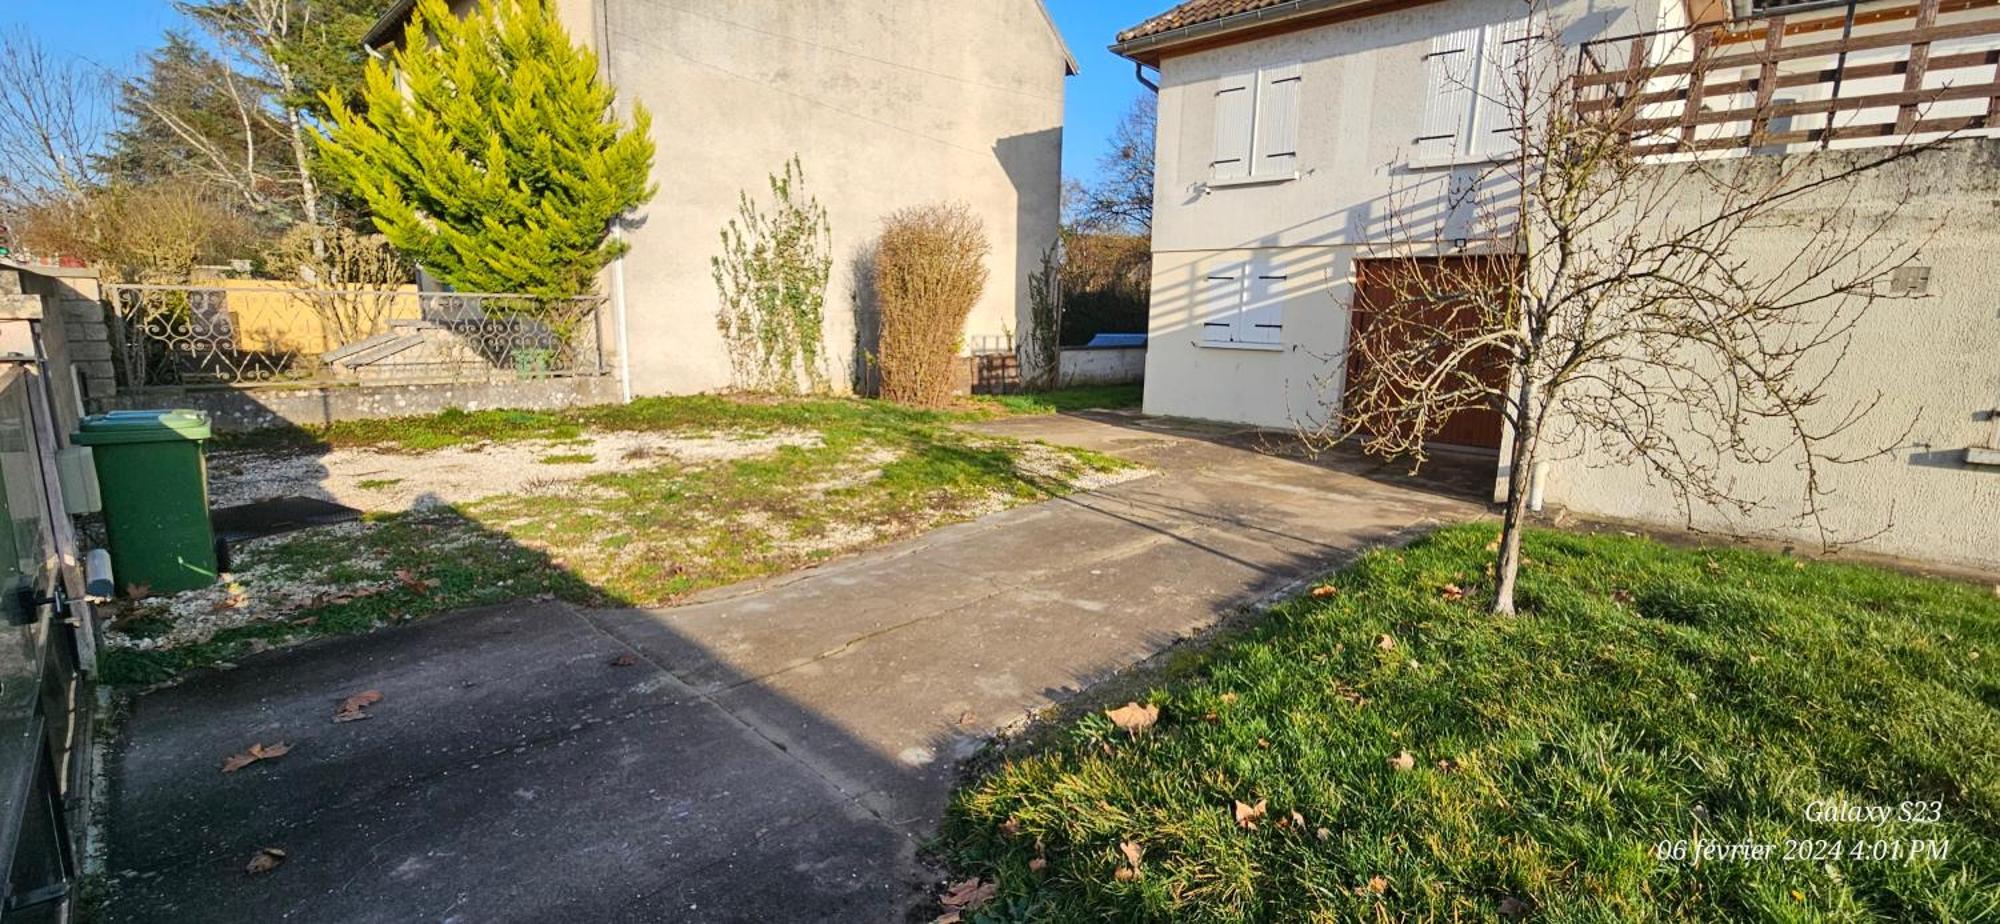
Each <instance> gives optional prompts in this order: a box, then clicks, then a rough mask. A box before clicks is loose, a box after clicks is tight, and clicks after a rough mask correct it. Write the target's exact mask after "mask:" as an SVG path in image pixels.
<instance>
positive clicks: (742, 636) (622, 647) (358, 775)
mask: <svg viewBox="0 0 2000 924" xmlns="http://www.w3.org/2000/svg"><path fill="white" fill-rule="evenodd" d="M992 427H993V428H994V429H996V430H1003V431H1005V432H1008V433H1010V434H1012V435H1015V436H1020V437H1024V438H1039V439H1046V440H1048V441H1050V442H1054V443H1064V444H1070V445H1080V446H1088V447H1091V448H1096V449H1101V450H1104V451H1108V452H1112V453H1115V454H1118V455H1121V456H1124V457H1126V458H1130V459H1133V460H1135V461H1138V462H1141V463H1144V464H1146V465H1148V466H1151V467H1153V468H1155V469H1157V470H1158V471H1159V474H1157V475H1154V476H1152V477H1148V478H1145V479H1142V480H1138V481H1134V482H1129V483H1126V484H1123V485H1119V486H1116V487H1113V488H1110V489H1106V490H1104V491H1101V492H1096V493H1092V494H1086V495H1081V496H1077V497H1072V498H1067V499H1063V500H1058V501H1051V502H1048V503H1043V504H1038V505H1035V506H1031V507H1025V508H1021V509H1017V510H1013V511H1009V512H1006V513H1001V514H997V515H994V516H990V517H987V518H985V519H982V520H979V521H977V522H973V523H967V524H962V525H959V526H954V527H949V528H946V529H941V530H937V531H935V532H932V533H929V534H927V535H924V536H921V537H918V538H916V539H913V540H910V541H906V542H903V543H899V544H897V545H893V546H889V547H885V548H882V549H879V550H876V551H873V552H869V553H866V554H863V555H859V556H856V557H853V558H849V559H846V560H843V561H841V562H838V563H835V564H832V565H829V566H826V567H822V568H818V569H814V570H811V571H807V572H802V573H800V574H797V575H792V576H789V577H787V578H783V579H778V580H773V581H767V582H760V583H757V584H753V585H745V586H741V587H736V588H729V589H726V590H725V591H722V592H718V593H715V594H711V595H708V596H707V597H705V598H703V599H701V600H698V601H696V602H694V603H692V604H690V605H687V606H681V607H675V608H671V609H663V610H653V611H643V610H628V611H618V610H599V611H587V610H581V609H577V608H574V607H570V606H567V605H564V604H561V603H556V602H530V603H523V604H517V605H513V606H508V607H501V608H497V609H491V610H484V611H477V612H469V613H461V614H455V615H451V616H445V617H440V618H436V619H432V620H428V621H425V622H423V623H420V624H417V625H414V626H411V627H408V628H403V629H397V630H394V631H388V632H382V633H378V634H375V635H371V636H366V637H359V638H349V639H338V640H330V641H327V642H321V643H316V644H312V645H308V646H303V647H301V648H298V649H293V650H289V651H283V652H274V653H271V654H269V655H264V656H260V657H257V658H253V659H249V660H248V661H246V663H244V664H243V665H242V666H240V667H239V668H237V669H236V670H233V671H227V672H218V673H211V674H207V675H203V676H200V677H197V678H194V679H192V680H190V681H188V682H186V683H184V684H181V685H179V686H177V687H173V688H171V689H166V690H161V691H158V692H155V693H152V694H149V695H146V696H143V697H141V698H139V699H138V701H137V702H136V704H135V706H134V708H133V711H132V713H131V715H130V716H129V718H128V720H127V723H126V726H125V735H124V742H123V744H122V745H121V746H120V749H119V750H118V752H117V753H115V754H114V755H113V759H112V761H111V762H110V767H109V768H108V769H109V772H110V774H111V782H112V793H111V796H112V799H111V804H112V807H111V809H110V819H109V826H108V841H109V845H110V846H109V851H108V855H107V857H106V871H107V879H108V885H109V888H108V896H109V907H108V911H109V915H108V917H109V918H110V919H111V920H116V921H193V920H200V921H276V920H292V921H464V922H472V921H546V920H554V919H557V918H559V917H570V918H571V919H573V920H590V921H798V920H829V921H893V920H905V919H908V918H911V917H912V916H919V917H921V916H923V915H924V913H925V912H924V909H925V907H927V902H928V900H927V897H926V891H927V889H928V888H929V887H930V886H931V885H933V884H934V882H935V880H936V874H935V873H934V872H932V871H930V870H928V869H926V868H925V867H924V866H923V865H922V863H921V862H920V860H919V858H918V848H919V846H920V845H921V843H922V841H923V840H924V839H925V838H926V837H928V836H929V835H930V834H931V833H932V832H933V831H934V830H935V825H936V821H937V819H938V817H939V815H940V813H941V811H942V808H943V806H944V804H945V801H946V798H947V796H948V794H949V790H950V783H951V781H952V776H953V768H954V765H955V763H956V761H957V760H958V759H960V758H961V757H963V756H964V755H967V754H969V753H971V752H972V751H973V750H974V749H976V748H977V747H978V746H979V743H980V742H981V741H982V740H984V738H985V737H986V736H988V735H989V734H990V733H991V732H992V731H993V730H994V729H995V728H997V727H1000V726H1003V725H1006V724H1008V723H1010V722H1012V721H1014V720H1015V719H1017V718H1019V717H1020V716H1022V715H1023V714H1025V713H1026V712H1028V711H1030V710H1033V709H1036V708H1038V707H1041V706H1044V705H1047V704H1049V703H1051V702H1054V701H1058V700H1061V699H1062V698H1063V697H1064V696H1065V695H1066V694H1068V693H1070V692H1072V691H1074V690H1076V689H1079V688H1082V687H1084V686H1088V685H1089V684H1091V683H1093V682H1095V681H1097V680H1100V679H1103V678H1104V677H1106V676H1108V675H1110V674H1112V673H1115V672H1117V671H1119V670H1120V669H1122V668H1125V667H1126V666H1129V665H1131V664H1132V663H1134V662H1137V661H1139V660H1142V659H1144V658H1145V657H1147V656H1149V655H1151V654H1153V653H1156V652H1158V651H1159V650H1161V649H1162V648H1164V647H1166V646H1168V645H1170V644H1172V643H1173V642H1174V641H1175V640H1177V639H1179V638H1182V637H1184V636H1185V635H1187V634H1189V633H1191V632H1195V631H1198V630H1200V629H1201V628H1203V627H1205V626H1207V625H1209V624H1211V623H1213V622H1214V621H1215V620H1216V619H1217V618H1219V617H1220V616H1221V615H1223V614H1225V613H1227V612H1229V611H1230V610H1232V609H1233V608H1236V607H1240V606H1243V605H1247V604H1251V603H1254V602H1257V601H1259V600H1262V599H1264V598H1266V597H1268V596H1269V595H1271V594H1273V593H1276V592H1279V591H1281V590H1283V589H1285V588H1287V587H1288V586H1290V585H1292V584H1294V583H1296V582H1297V581H1299V580H1301V579H1303V578H1305V577H1308V576H1310V575H1311V574H1314V573H1316V572H1318V571H1320V570H1322V569H1324V568H1326V567H1328V566H1330V565H1332V564H1335V563H1337V562H1338V560H1339V559H1341V558H1342V557H1343V556H1345V555H1348V554H1350V553H1352V552H1354V551H1357V550H1359V549H1361V548H1364V547H1366V546H1368V545H1371V544H1374V543H1377V542H1380V541H1383V540H1385V539H1388V538H1390V537H1393V536H1395V535H1397V534H1399V533H1402V532H1404V531H1407V530H1409V529H1411V528H1413V527H1417V526H1421V525H1423V524H1427V523H1434V522H1443V521H1449V520H1455V519H1462V518H1466V517H1471V516H1476V515H1478V514H1479V513H1480V511H1481V510H1483V505H1482V504H1480V503H1479V502H1478V500H1477V498H1478V496H1479V495H1480V493H1481V492H1482V491H1484V490H1486V489H1487V485H1488V484H1489V482H1487V481H1485V480H1483V479H1482V478H1481V477H1480V475H1479V472H1478V466H1472V465H1468V466H1462V467H1460V468H1459V469H1457V470H1456V471H1454V470H1453V468H1452V467H1451V466H1450V465H1442V466H1438V467H1437V471H1439V472H1441V473H1442V477H1441V478H1439V480H1432V481H1426V482H1422V483H1419V482H1413V481H1411V480H1410V479H1407V478H1403V477H1400V476H1399V475H1398V474H1396V473H1395V472H1396V470H1395V469H1389V468H1384V467H1380V466H1375V465H1373V464H1370V463H1365V462H1362V461H1359V460H1352V459H1340V460H1334V461H1331V462H1324V463H1320V464H1314V463H1309V462H1306V461H1303V460H1300V459H1297V458H1291V457H1287V456H1286V455H1284V454H1282V453H1277V452H1273V451H1270V448H1269V447H1268V446H1266V447H1263V448H1261V449H1260V448H1259V447H1260V444H1261V443H1262V442H1263V441H1261V440H1259V439H1258V438H1256V437H1255V436H1254V435H1251V434H1243V433H1232V432H1230V431H1227V430H1223V429H1209V428H1191V427H1184V426H1182V427H1175V426H1170V425H1168V424H1165V423H1161V422H1157V421H1151V420H1146V419H1142V418H1139V417H1137V416H1136V415H1119V414H1101V415H1089V416H1069V417H1050V418H1031V419H1016V420H1009V421H1004V422H1001V423H997V424H994V425H992ZM1486 468H1487V470H1488V471H1490V463H1488V464H1487V466H1486ZM628 655H629V656H630V657H622V656H628ZM623 662H631V663H629V664H626V663H623ZM368 689H377V690H381V691H382V692H383V694H384V695H385V698H384V700H383V701H382V702H381V703H380V704H378V705H377V706H375V707H373V708H372V710H371V712H372V713H373V715H374V717H373V718H371V719H369V720H367V721H362V722H351V723H345V724H333V723H331V722H330V721H329V720H328V717H329V714H330V712H331V709H332V707H333V704H334V702H335V701H337V700H338V699H340V698H342V697H344V696H347V695H350V694H352V693H356V692H360V691H362V690H368ZM280 740H282V741H285V742H287V743H289V744H291V745H292V748H293V750H292V752H291V753H290V754H289V755H287V756H286V757H284V758H282V759H280V760H276V761H271V762H268V763H262V764H257V765H253V766H251V767H249V768H246V769H244V770H242V771H239V772H237V773H234V774H228V775H224V774H221V773H219V772H218V770H217V767H218V763H219V761H220V760H221V759H222V757H223V756H224V755H227V754H230V753H233V752H236V751H239V750H241V749H242V748H243V747H245V746H246V745H248V744H249V743H251V742H254V741H262V742H267V743H268V742H275V741H280ZM267 846H271V847H279V848H282V849H284V850H285V851H286V852H287V860H286V862H285V864H284V865H283V866H282V867H280V868H279V869H278V870H276V871H275V872H272V873H268V874H265V875H262V876H257V877H251V876H248V875H246V874H245V873H244V870H243V866H244V864H245V863H246V862H247V861H248V860H249V859H250V857H251V856H252V854H254V853H255V852H256V851H257V850H258V849H260V848H263V847H267Z"/></svg>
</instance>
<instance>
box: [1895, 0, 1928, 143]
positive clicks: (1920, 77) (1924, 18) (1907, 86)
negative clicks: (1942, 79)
mask: <svg viewBox="0 0 2000 924" xmlns="http://www.w3.org/2000/svg"><path fill="white" fill-rule="evenodd" d="M1937 14H1938V0H1918V2H1917V24H1916V27H1915V28H1916V29H1917V30H1918V31H1920V32H1921V31H1924V30H1927V29H1929V28H1931V27H1932V26H1935V25H1937ZM1930 66H1931V43H1930V40H1929V39H1925V40H1923V41H1919V42H1911V43H1910V63H1909V69H1908V70H1906V71H1904V72H1903V90H1904V92H1916V91H1918V90H1922V89H1923V88H1924V74H1925V72H1927V71H1929V70H1930ZM1917 115H1918V113H1917V104H1916V103H1914V102H1909V103H1904V104H1903V105H1902V106H1901V107H1900V108H1898V109H1897V110H1896V134H1898V135H1908V134H1910V133H1911V132H1913V131H1916V128H1917Z"/></svg>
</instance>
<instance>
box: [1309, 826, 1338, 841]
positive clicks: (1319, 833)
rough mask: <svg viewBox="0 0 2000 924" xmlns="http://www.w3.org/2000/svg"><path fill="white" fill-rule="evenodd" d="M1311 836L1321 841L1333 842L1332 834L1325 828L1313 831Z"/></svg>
mask: <svg viewBox="0 0 2000 924" xmlns="http://www.w3.org/2000/svg"><path fill="white" fill-rule="evenodd" d="M1313 836H1314V837H1317V838H1319V839H1320V840H1322V841H1330V840H1333V832H1332V831H1331V830H1329V829H1327V828H1319V829H1316V830H1314V831H1313Z"/></svg>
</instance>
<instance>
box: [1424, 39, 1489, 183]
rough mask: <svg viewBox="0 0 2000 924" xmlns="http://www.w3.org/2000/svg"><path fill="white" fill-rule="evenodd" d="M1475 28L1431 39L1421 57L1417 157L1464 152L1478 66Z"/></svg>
mask: <svg viewBox="0 0 2000 924" xmlns="http://www.w3.org/2000/svg"><path fill="white" fill-rule="evenodd" d="M1479 32H1480V30H1478V29H1460V30H1458V31H1456V32H1447V33H1445V34H1443V35H1439V36H1435V37H1433V38H1432V39H1431V51H1430V54H1427V55H1425V56H1424V94H1425V100H1426V101H1425V104H1424V121H1423V127H1422V129H1421V130H1419V132H1418V133H1417V152H1416V157H1417V159H1418V160H1423V161H1442V160H1451V159H1453V158H1460V157H1465V156H1467V155H1468V152H1467V151H1466V149H1465V147H1466V145H1465V141H1466V137H1467V136H1468V135H1469V134H1470V132H1471V127H1472V126H1471V121H1472V108H1473V107H1472V100H1473V97H1474V96H1475V95H1476V94H1475V88H1474V86H1473V84H1474V82H1475V81H1476V80H1477V79H1478V76H1479V69H1478V67H1477V66H1476V65H1477V63H1478V62H1477V59H1478V57H1479Z"/></svg>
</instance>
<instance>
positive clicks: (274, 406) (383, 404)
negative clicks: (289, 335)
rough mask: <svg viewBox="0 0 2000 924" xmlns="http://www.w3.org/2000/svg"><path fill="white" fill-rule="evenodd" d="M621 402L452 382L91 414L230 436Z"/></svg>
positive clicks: (173, 400)
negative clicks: (180, 415) (175, 420)
mask: <svg viewBox="0 0 2000 924" xmlns="http://www.w3.org/2000/svg"><path fill="white" fill-rule="evenodd" d="M618 399H619V394H618V379H617V377H616V376H609V375H604V376H591V377H579V378H557V379H541V380H536V381H527V382H450V383H431V384H402V385H332V386H325V387H320V388H218V389H147V390H145V391H138V392H129V391H128V392H120V393H119V394H118V395H117V396H116V397H115V398H112V399H111V400H108V401H97V402H93V403H92V404H93V406H92V407H91V410H92V411H93V412H102V411H111V410H124V409H140V408H167V407H173V408H193V409H195V410H198V411H207V412H208V416H209V418H210V419H211V420H213V421H214V424H215V429H217V430H220V431H225V432H240V431H244V430H259V429H263V428H265V427H281V426H287V425H290V426H302V427H316V426H325V425H326V424H329V423H333V422H334V421H337V420H369V419H374V418H379V417H408V416H411V415H416V414H434V413H437V412H438V411H442V410H445V409H447V408H459V409H461V410H467V411H480V410H491V409H494V408H520V409H523V410H533V411H547V410H558V409H561V408H566V407H580V406H583V405H590V404H613V403H616V402H617V401H618Z"/></svg>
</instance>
